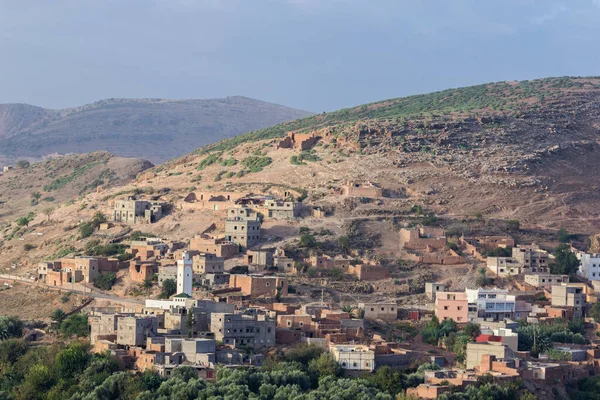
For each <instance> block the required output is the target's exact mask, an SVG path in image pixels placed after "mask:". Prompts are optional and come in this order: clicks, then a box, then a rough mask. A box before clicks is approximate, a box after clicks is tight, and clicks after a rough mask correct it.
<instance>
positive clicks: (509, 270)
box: [487, 257, 522, 278]
mask: <svg viewBox="0 0 600 400" xmlns="http://www.w3.org/2000/svg"><path fill="white" fill-rule="evenodd" d="M487 268H488V269H489V270H490V271H492V272H493V273H494V274H496V275H497V276H499V277H501V278H505V277H508V276H514V275H519V274H520V273H521V268H522V265H521V263H520V262H519V261H517V260H516V259H514V258H512V257H488V258H487Z"/></svg>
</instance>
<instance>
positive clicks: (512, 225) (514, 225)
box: [506, 219, 521, 232]
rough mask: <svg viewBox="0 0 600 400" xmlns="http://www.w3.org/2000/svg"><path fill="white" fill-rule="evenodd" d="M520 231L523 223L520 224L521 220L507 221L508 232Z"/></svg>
mask: <svg viewBox="0 0 600 400" xmlns="http://www.w3.org/2000/svg"><path fill="white" fill-rule="evenodd" d="M519 229H521V222H519V220H517V219H509V220H506V230H507V231H511V232H515V231H518V230H519Z"/></svg>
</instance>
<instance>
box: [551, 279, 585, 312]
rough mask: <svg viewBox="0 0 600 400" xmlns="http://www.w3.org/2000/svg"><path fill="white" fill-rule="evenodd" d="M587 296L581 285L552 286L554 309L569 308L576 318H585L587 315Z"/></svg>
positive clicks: (564, 284)
mask: <svg viewBox="0 0 600 400" xmlns="http://www.w3.org/2000/svg"><path fill="white" fill-rule="evenodd" d="M585 301H586V294H585V292H584V290H583V287H582V286H581V285H577V284H568V283H563V284H562V285H560V286H552V307H559V308H560V307H568V308H571V309H572V311H573V314H572V315H573V317H574V318H583V316H584V314H585Z"/></svg>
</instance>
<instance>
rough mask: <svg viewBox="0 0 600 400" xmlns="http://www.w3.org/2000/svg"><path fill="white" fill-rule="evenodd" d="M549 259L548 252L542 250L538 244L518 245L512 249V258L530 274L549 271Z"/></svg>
mask: <svg viewBox="0 0 600 400" xmlns="http://www.w3.org/2000/svg"><path fill="white" fill-rule="evenodd" d="M549 257H550V255H549V254H548V252H547V251H546V250H542V249H540V248H539V246H538V245H536V244H532V245H529V246H522V245H517V247H513V249H512V258H514V259H515V260H517V262H518V263H519V264H521V266H522V267H523V268H526V269H527V270H528V272H544V271H547V269H548V259H549Z"/></svg>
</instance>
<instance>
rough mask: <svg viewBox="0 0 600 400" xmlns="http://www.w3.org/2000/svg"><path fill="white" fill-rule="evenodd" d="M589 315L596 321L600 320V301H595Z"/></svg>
mask: <svg viewBox="0 0 600 400" xmlns="http://www.w3.org/2000/svg"><path fill="white" fill-rule="evenodd" d="M588 315H589V316H590V317H592V318H594V321H596V323H598V322H600V302H596V303H594V305H593V306H592V307H591V308H590V311H589V313H588Z"/></svg>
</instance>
